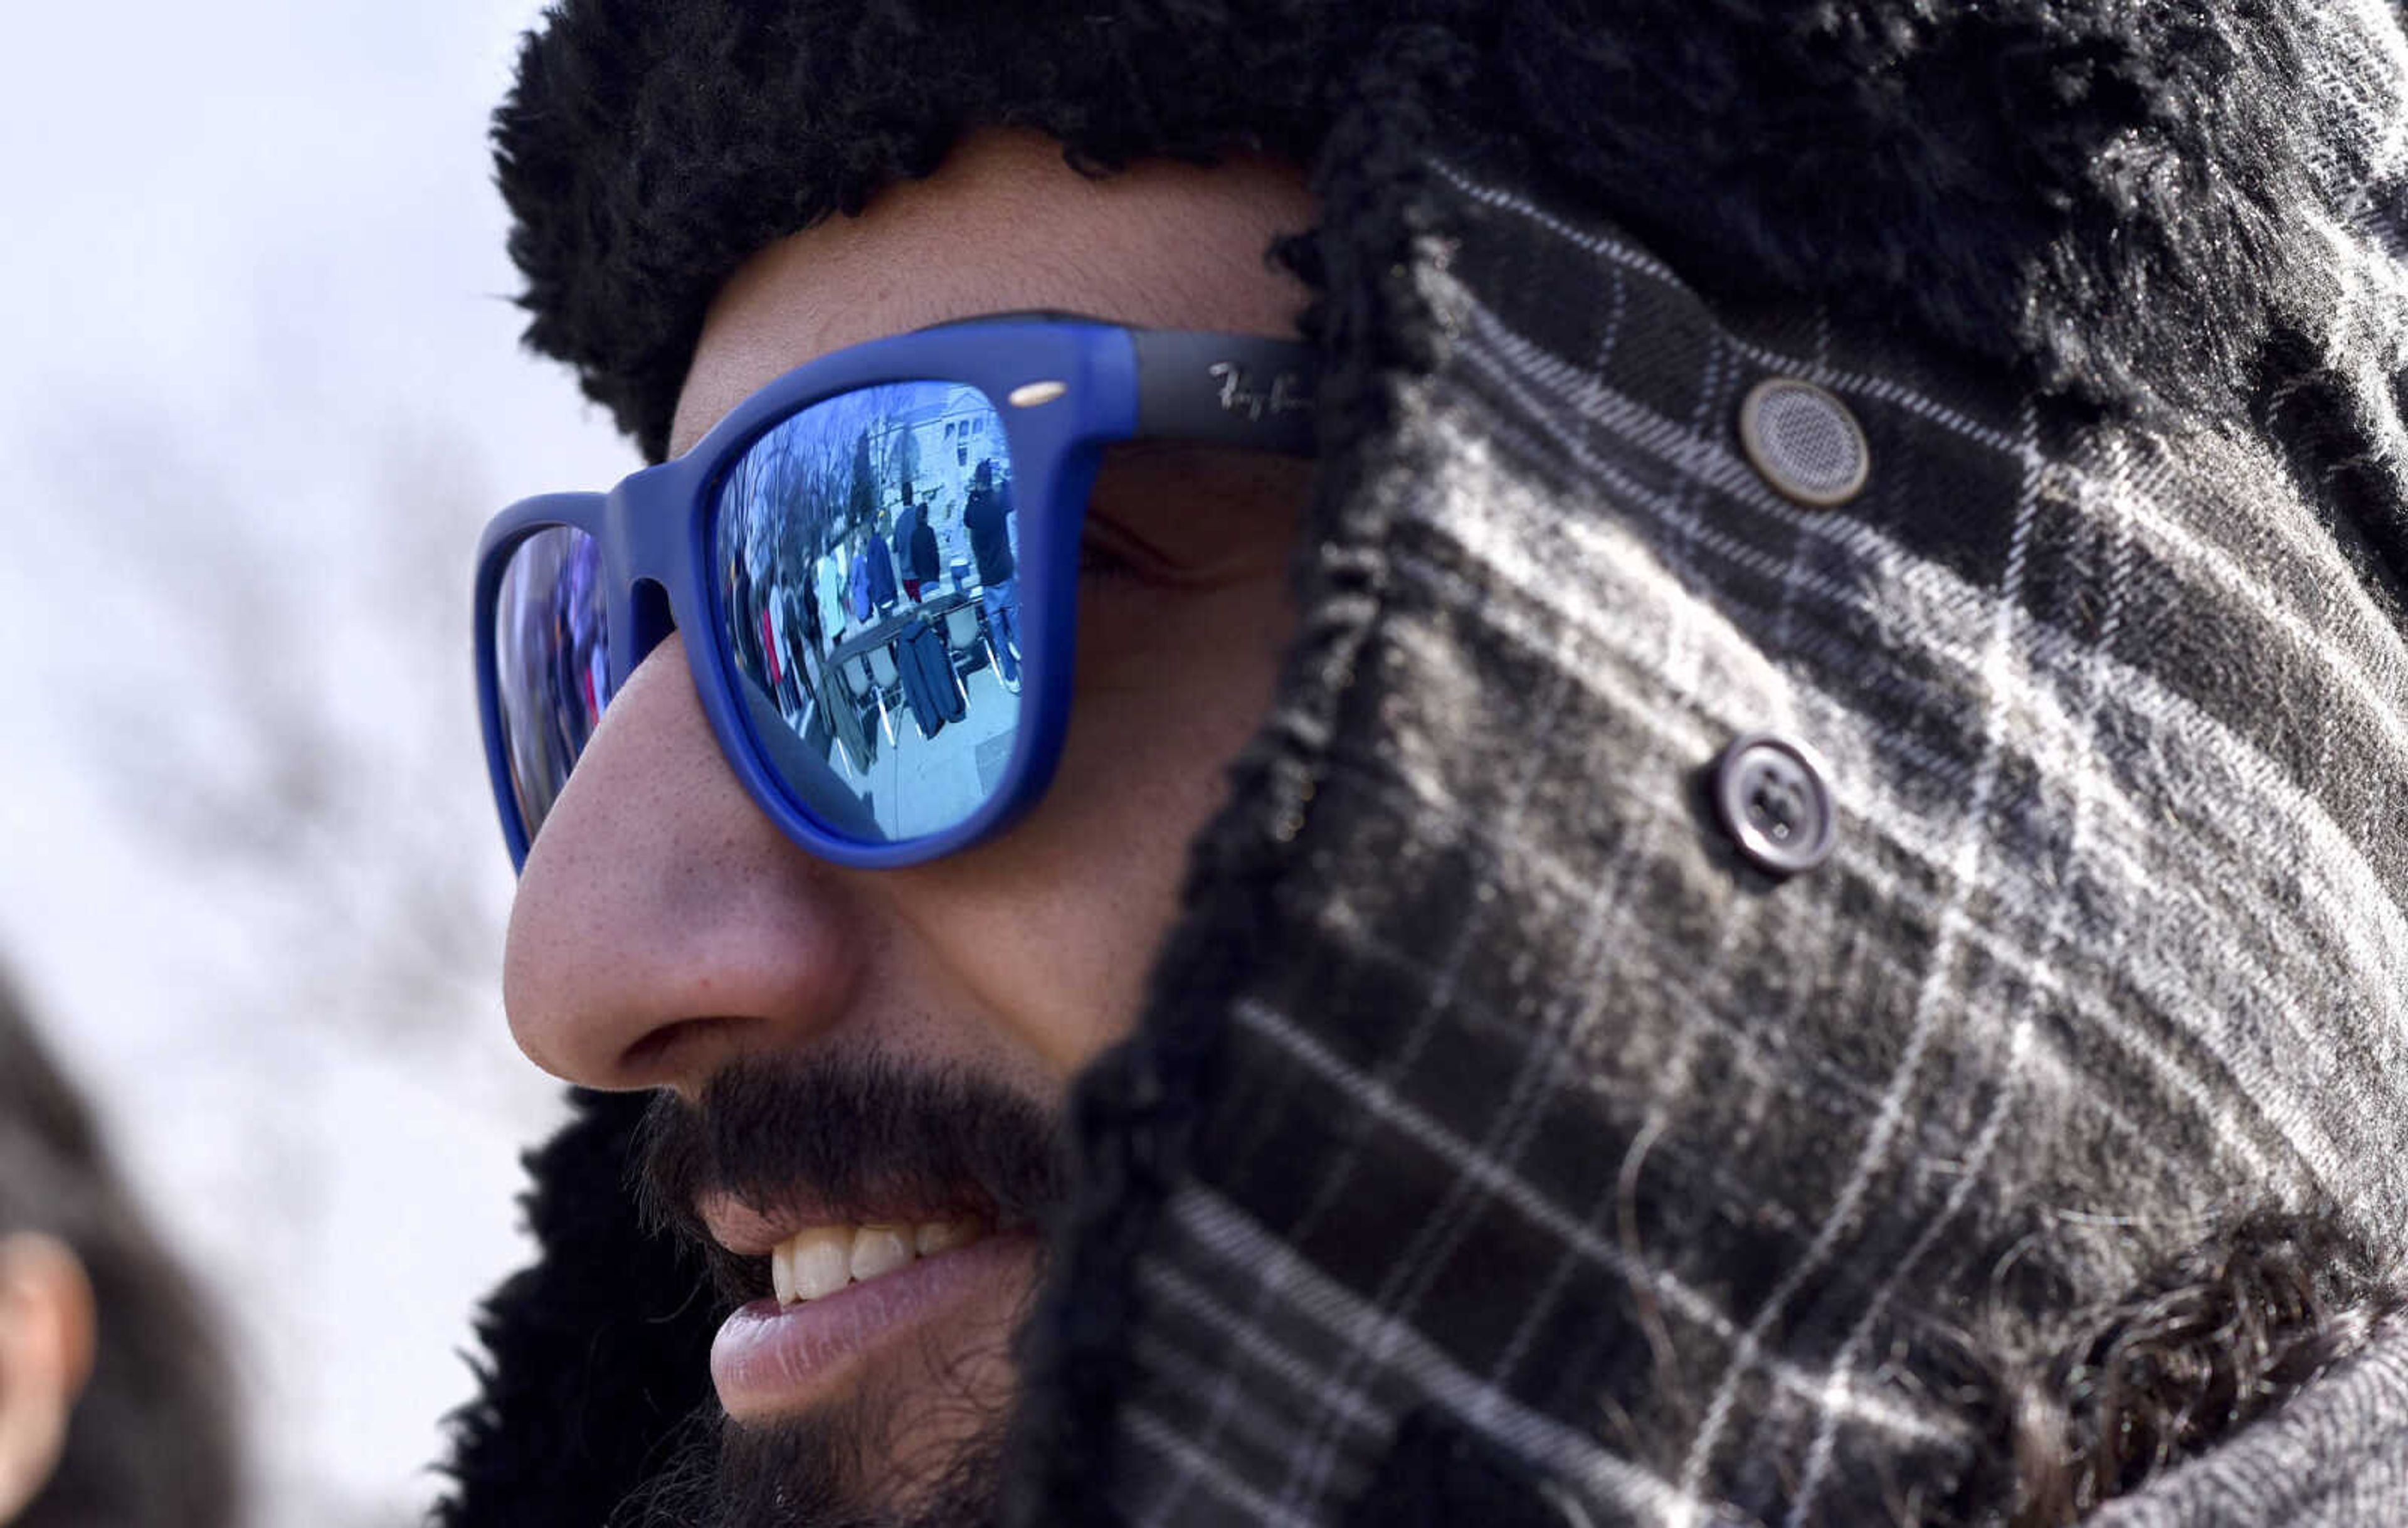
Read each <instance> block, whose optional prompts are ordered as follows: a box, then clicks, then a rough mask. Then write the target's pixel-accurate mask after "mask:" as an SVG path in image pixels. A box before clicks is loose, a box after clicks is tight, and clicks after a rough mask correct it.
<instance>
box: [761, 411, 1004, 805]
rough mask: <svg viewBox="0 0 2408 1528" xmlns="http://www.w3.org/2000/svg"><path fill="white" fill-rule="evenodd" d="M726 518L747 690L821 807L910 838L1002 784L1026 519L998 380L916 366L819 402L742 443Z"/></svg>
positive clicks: (777, 750)
mask: <svg viewBox="0 0 2408 1528" xmlns="http://www.w3.org/2000/svg"><path fill="white" fill-rule="evenodd" d="M715 523H716V526H717V532H716V537H715V541H716V547H717V552H718V557H717V564H716V565H717V568H718V570H719V576H720V578H721V579H722V581H723V582H722V585H721V588H720V590H719V593H720V597H721V598H720V608H721V612H722V619H724V621H725V622H726V630H725V632H724V637H725V641H726V648H725V650H726V651H727V652H729V653H730V654H732V655H733V656H734V659H735V663H736V666H737V669H738V675H739V684H738V691H739V693H740V699H742V700H743V702H744V705H745V709H746V710H747V712H748V714H749V716H748V719H749V721H750V723H751V725H752V727H753V731H754V733H755V735H756V737H757V738H758V739H759V741H760V742H761V743H762V745H763V746H764V747H765V749H767V750H768V751H769V752H770V753H771V754H772V755H773V756H775V757H778V759H779V761H780V763H781V767H782V768H783V769H784V770H785V771H786V772H787V774H788V776H789V778H800V779H806V780H809V781H811V782H812V783H813V784H814V787H815V788H814V790H813V799H812V800H810V802H808V803H807V804H809V805H810V807H812V809H813V810H814V811H816V812H818V813H819V814H821V815H822V816H823V817H824V818H826V819H828V820H829V821H831V822H834V823H837V824H839V825H840V826H845V827H850V828H854V829H859V830H863V831H865V832H866V833H867V834H868V835H869V836H872V837H877V838H896V837H903V836H907V835H910V834H916V833H924V832H930V831H939V830H942V829H945V828H948V827H952V826H953V825H955V824H958V823H959V822H961V821H963V820H964V819H966V818H967V817H968V815H969V814H971V813H972V812H974V811H975V810H976V809H977V807H978V806H979V805H980V804H981V803H982V802H983V801H984V800H987V799H989V797H990V796H991V795H992V794H993V791H992V786H993V785H994V783H995V781H996V778H997V777H998V776H999V775H1000V774H1001V773H1002V771H1004V769H1005V768H1006V767H1007V765H1008V764H1009V762H1010V757H1011V744H1012V741H1013V739H1014V737H1015V736H1016V733H1017V726H1018V720H1019V695H1020V677H1021V676H1020V620H1019V615H1020V604H1019V576H1018V575H1019V547H1018V541H1019V521H1018V514H1017V512H1016V510H1015V506H1014V502H1013V495H1012V483H1011V465H1010V454H1009V452H1008V451H1007V449H1006V447H1005V442H1004V438H1003V431H1002V425H1001V421H1000V420H999V419H998V418H997V417H996V413H995V411H994V408H993V406H992V405H991V404H989V403H988V402H987V400H986V399H985V397H984V396H983V395H982V394H981V393H979V392H978V391H977V390H975V389H973V388H969V387H967V386H963V385H960V384H956V383H939V382H904V383H896V384H891V385H887V386H882V387H874V388H866V389H863V390H861V391H859V392H855V393H851V394H846V395H843V396H839V397H836V398H833V399H830V400H828V401H826V402H824V403H821V404H818V405H815V406H813V407H812V408H810V409H807V410H805V411H802V412H800V413H798V414H796V416H794V417H793V418H791V419H788V420H786V421H785V422H783V423H782V424H781V425H777V426H776V427H775V428H773V429H771V430H770V431H769V432H768V433H767V435H766V436H765V437H764V438H763V439H762V440H761V441H759V442H758V443H756V444H755V445H754V446H753V447H752V448H751V449H750V450H748V451H747V452H746V453H745V454H743V456H742V457H741V458H739V460H738V462H737V464H736V466H735V467H734V468H733V469H731V471H730V472H729V474H728V476H727V478H726V480H725V481H724V483H723V484H722V486H721V489H720V494H719V503H718V507H717V515H716V522H715ZM796 748H799V749H801V750H803V752H804V754H805V755H807V756H808V757H807V758H806V759H804V760H802V761H801V768H800V769H799V770H798V769H796V763H797V760H796V757H794V754H793V750H795V749H796Z"/></svg>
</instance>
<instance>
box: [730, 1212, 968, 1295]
mask: <svg viewBox="0 0 2408 1528" xmlns="http://www.w3.org/2000/svg"><path fill="white" fill-rule="evenodd" d="M978 1237H979V1228H978V1226H977V1225H976V1224H975V1223H974V1222H971V1221H968V1220H929V1221H925V1222H923V1223H921V1224H919V1225H911V1226H905V1225H871V1226H813V1227H812V1228H811V1229H810V1230H809V1231H803V1232H796V1233H795V1234H794V1235H792V1236H789V1237H788V1238H786V1239H785V1240H784V1241H782V1242H780V1243H779V1244H778V1245H777V1246H776V1247H772V1248H771V1249H770V1252H769V1283H770V1286H771V1288H773V1289H775V1290H777V1292H778V1304H780V1305H795V1304H796V1303H798V1302H800V1301H804V1300H817V1299H818V1298H820V1296H822V1295H824V1294H834V1293H835V1292H836V1291H837V1290H840V1289H843V1288H844V1287H845V1286H846V1285H847V1284H863V1283H867V1282H868V1281H869V1280H871V1279H873V1278H876V1277H877V1276H879V1275H881V1274H891V1273H893V1272H894V1271H895V1270H896V1269H897V1268H902V1267H906V1266H909V1265H910V1263H911V1262H913V1261H917V1260H918V1259H920V1258H924V1257H927V1256H930V1255H932V1254H935V1253H938V1252H943V1251H947V1250H949V1249H951V1248H953V1247H960V1246H962V1245H963V1244H965V1243H968V1242H974V1241H976V1240H978Z"/></svg>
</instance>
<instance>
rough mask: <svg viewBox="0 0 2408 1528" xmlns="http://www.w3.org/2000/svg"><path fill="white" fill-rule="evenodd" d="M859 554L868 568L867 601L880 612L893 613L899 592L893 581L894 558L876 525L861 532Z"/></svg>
mask: <svg viewBox="0 0 2408 1528" xmlns="http://www.w3.org/2000/svg"><path fill="white" fill-rule="evenodd" d="M861 556H862V561H863V562H864V563H866V564H867V566H868V569H869V602H870V603H871V604H872V605H874V606H876V607H877V609H878V612H879V613H880V614H882V615H891V614H893V613H895V601H896V597H897V595H898V594H899V593H900V591H899V590H898V589H897V588H896V583H895V558H894V556H893V555H891V554H889V553H888V551H887V550H886V538H885V537H884V536H883V535H882V534H881V533H880V531H879V528H878V527H877V526H870V527H869V528H868V529H867V530H865V531H864V532H863V533H862V546H861Z"/></svg>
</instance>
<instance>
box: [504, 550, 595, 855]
mask: <svg viewBox="0 0 2408 1528" xmlns="http://www.w3.org/2000/svg"><path fill="white" fill-rule="evenodd" d="M604 611H605V606H604V600H603V593H602V554H601V548H600V547H599V546H598V545H597V544H596V543H595V540H594V538H593V537H591V536H588V535H587V534H585V532H583V531H581V530H577V529H574V528H572V527H570V526H552V527H550V528H548V529H545V530H539V531H537V532H536V533H535V534H534V535H532V536H529V537H528V538H527V539H526V540H525V541H521V542H520V543H519V544H518V549H517V550H516V551H514V552H512V553H511V554H510V560H509V565H508V566H507V567H506V568H504V569H503V570H502V586H501V592H500V594H499V595H498V596H496V597H495V601H494V680H495V692H496V695H497V698H498V699H499V702H500V710H501V718H502V744H503V749H504V752H505V753H506V754H507V755H508V757H509V769H510V787H511V789H512V791H513V792H514V793H515V794H516V796H517V799H518V809H519V821H520V823H521V824H522V825H523V827H524V828H525V829H526V836H527V841H528V842H529V843H533V842H534V841H535V835H536V833H537V831H538V829H541V828H542V827H543V819H544V818H545V817H546V816H548V815H550V814H551V812H552V802H553V801H555V800H558V799H559V797H560V792H561V787H562V786H566V785H567V784H568V771H570V770H571V769H573V768H575V767H576V764H577V756H578V755H579V754H581V753H582V752H583V751H584V749H585V740H586V739H587V738H588V737H590V736H592V735H593V732H594V724H595V722H596V721H598V720H600V719H601V716H602V708H603V707H604V706H605V705H607V704H609V699H610V680H609V673H610V641H609V632H608V631H607V630H606V628H605V621H604Z"/></svg>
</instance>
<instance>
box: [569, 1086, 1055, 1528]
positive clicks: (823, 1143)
mask: <svg viewBox="0 0 2408 1528" xmlns="http://www.w3.org/2000/svg"><path fill="white" fill-rule="evenodd" d="M1066 1177H1067V1172H1066V1166H1065V1154H1064V1151H1063V1148H1062V1144H1061V1139H1060V1136H1059V1132H1058V1130H1057V1128H1056V1123H1055V1121H1054V1117H1053V1116H1052V1114H1051V1113H1050V1112H1049V1111H1048V1110H1047V1109H1045V1108H1044V1107H1043V1106H1042V1105H1040V1104H1039V1103H1036V1102H1035V1101H1033V1100H1031V1099H1029V1098H1027V1097H1026V1096H1025V1095H1024V1094H1022V1093H1020V1092H1018V1091H1016V1090H1014V1089H1011V1088H1005V1087H1003V1086H1001V1085H999V1084H996V1083H995V1082H992V1081H989V1080H987V1079H985V1078H983V1077H981V1076H978V1075H976V1074H970V1073H968V1072H967V1071H964V1070H961V1069H959V1068H942V1069H929V1068H920V1067H913V1066H910V1065H907V1064H905V1063H903V1062H901V1061H899V1060H895V1059H893V1058H890V1057H885V1056H882V1055H878V1054H871V1055H867V1056H858V1055H855V1056H841V1055H823V1056H818V1057H813V1058H809V1059H800V1058H776V1059H761V1058H753V1059H748V1060H741V1061H738V1062H736V1063H734V1064H732V1065H730V1066H729V1067H728V1068H726V1069H725V1070H724V1072H722V1073H721V1074H719V1075H717V1076H715V1077H714V1078H713V1079H712V1080H711V1082H710V1086H709V1087H708V1088H706V1089H705V1090H704V1092H703V1095H702V1098H701V1100H700V1102H699V1103H698V1104H694V1105H689V1104H687V1103H683V1102H682V1101H681V1100H680V1099H678V1098H677V1097H676V1096H675V1095H673V1094H669V1093H667V1092H664V1093H661V1094H659V1095H657V1096H656V1097H655V1098H654V1100H653V1103H652V1107H651V1109H650V1111H649V1112H648V1115H647V1117H646V1119H645V1124H644V1130H643V1134H642V1145H641V1147H640V1150H639V1154H638V1166H637V1188H638V1197H639V1199H640V1200H641V1202H642V1204H643V1205H644V1208H645V1212H646V1216H647V1218H648V1219H649V1220H650V1221H651V1223H652V1225H653V1227H654V1229H655V1230H662V1231H667V1232H672V1233H674V1234H677V1235H679V1236H681V1237H683V1238H685V1239H687V1240H688V1241H690V1242H691V1243H692V1244H693V1245H694V1246H695V1247H697V1248H698V1249H700V1250H701V1252H702V1253H703V1255H704V1258H705V1260H706V1261H707V1262H708V1264H709V1266H710V1271H711V1277H712V1282H713V1283H714V1284H715V1285H716V1286H717V1289H718V1292H719V1293H720V1295H721V1298H722V1300H723V1302H724V1305H725V1307H726V1308H729V1309H732V1308H734V1307H735V1306H736V1305H741V1304H744V1303H746V1302H748V1301H752V1300H757V1299H760V1298H762V1297H764V1296H766V1295H767V1294H768V1293H769V1289H768V1278H767V1268H766V1261H767V1260H765V1259H761V1258H738V1257H736V1256H735V1255H734V1254H732V1253H729V1252H727V1251H726V1250H725V1249H724V1248H723V1247H719V1246H718V1244H717V1243H715V1242H713V1241H711V1240H710V1236H709V1235H708V1233H707V1232H706V1231H705V1230H704V1228H703V1226H702V1224H701V1222H700V1220H699V1218H698V1217H697V1215H696V1213H695V1205H696V1204H697V1203H698V1201H699V1200H700V1199H701V1198H702V1197H703V1196H704V1195H706V1194H712V1193H718V1194H726V1195H732V1196H734V1197H736V1198H738V1199H739V1200H740V1201H742V1202H743V1203H744V1204H747V1205H748V1206H750V1207H751V1208H753V1209H754V1210H756V1211H760V1212H762V1213H765V1214H769V1213H774V1212H775V1211H776V1210H777V1209H778V1208H779V1207H780V1205H781V1204H785V1203H790V1202H791V1203H796V1204H809V1205H810V1206H813V1207H814V1209H815V1211H816V1213H817V1214H819V1215H820V1216H822V1217H823V1218H828V1219H834V1220H844V1219H853V1220H862V1219H867V1218H869V1217H870V1215H871V1214H872V1213H874V1212H875V1210H876V1209H877V1208H878V1206H881V1205H891V1204H898V1203H899V1204H913V1205H918V1206H922V1207H924V1208H925V1209H928V1210H930V1211H932V1212H934V1211H941V1212H943V1213H946V1214H950V1215H957V1216H961V1217H964V1218H976V1219H978V1220H980V1221H981V1222H982V1223H983V1224H985V1225H986V1226H988V1227H990V1228H991V1229H992V1230H994V1231H998V1232H1041V1231H1042V1229H1043V1227H1044V1225H1045V1223H1046V1222H1047V1221H1048V1220H1049V1219H1050V1218H1051V1216H1052V1212H1053V1210H1054V1206H1055V1205H1057V1204H1058V1203H1059V1201H1060V1199H1061V1196H1062V1192H1063V1187H1064V1183H1065V1181H1066ZM1041 1241H1042V1238H1041V1236H1040V1237H1039V1243H1040V1245H1041ZM1033 1287H1034V1286H1033V1285H1032V1288H1033ZM1018 1315H1025V1304H1024V1305H1023V1307H1022V1309H1021V1311H1020V1312H1019V1313H1018ZM1018 1315H1015V1317H1014V1319H1011V1321H1010V1322H1009V1323H1008V1324H1007V1325H1006V1326H1005V1328H1003V1329H1001V1330H998V1331H996V1333H994V1336H993V1340H992V1341H991V1342H988V1341H985V1340H982V1341H980V1342H979V1343H978V1344H977V1345H976V1348H975V1350H973V1351H968V1352H953V1353H950V1354H943V1353H939V1352H937V1351H935V1350H934V1349H933V1348H932V1347H929V1346H925V1339H924V1346H923V1347H922V1348H921V1349H920V1350H919V1351H918V1352H916V1353H910V1352H903V1353H894V1354H889V1355H887V1357H886V1358H885V1359H884V1360H883V1361H882V1362H879V1363H877V1364H876V1365H875V1366H874V1367H872V1368H871V1369H870V1370H869V1371H868V1372H867V1374H866V1375H865V1376H864V1378H863V1380H862V1382H861V1383H860V1384H858V1385H857V1386H855V1387H854V1389H853V1392H852V1393H850V1394H847V1395H845V1396H843V1397H841V1398H839V1399H837V1400H833V1401H830V1402H828V1403H827V1404H825V1405H821V1406H818V1407H815V1408H813V1409H812V1410H810V1411H809V1412H806V1413H803V1414H800V1415H797V1416H795V1417H791V1418H783V1419H780V1420H776V1421H773V1422H758V1421H756V1422H752V1423H747V1424H742V1425H739V1424H738V1423H736V1422H734V1421H733V1420H729V1419H728V1418H726V1416H725V1415H724V1413H723V1412H721V1411H720V1409H719V1407H718V1406H717V1405H711V1406H710V1407H708V1408H707V1411H706V1413H705V1414H704V1415H701V1416H697V1417H696V1418H695V1420H694V1421H693V1422H692V1423H691V1424H690V1425H689V1426H688V1427H687V1429H686V1430H685V1432H684V1434H682V1435H681V1438H680V1440H679V1441H678V1443H677V1446H676V1453H675V1457H674V1459H673V1460H672V1462H671V1463H670V1464H669V1466H668V1467H667V1469H666V1470H664V1471H663V1472H661V1473H660V1474H659V1475H656V1476H655V1477H654V1478H653V1483H652V1486H651V1487H650V1488H649V1489H648V1490H646V1491H645V1492H641V1493H639V1494H638V1497H637V1498H636V1499H634V1500H632V1501H630V1502H629V1503H627V1504H626V1506H624V1508H623V1509H622V1510H621V1511H620V1512H619V1513H617V1514H615V1515H614V1516H613V1519H612V1522H613V1524H614V1528H635V1525H647V1528H652V1525H659V1528H667V1525H671V1524H674V1525H678V1528H771V1525H794V1528H985V1525H987V1524H991V1523H993V1522H996V1521H998V1518H999V1513H998V1510H997V1507H998V1501H999V1495H1000V1486H1001V1476H1002V1458H1003V1451H1004V1437H1005V1432H1006V1424H1007V1419H1008V1414H1009V1408H1010V1403H1011V1394H1012V1391H1013V1390H1014V1389H1015V1384H1014V1381H1013V1367H1014V1366H1013V1364H1012V1362H1011V1334H1012V1333H1013V1332H1015V1331H1016V1330H1017V1329H1018V1327H1019V1326H1020V1324H1021V1323H1020V1320H1019V1319H1018ZM914 1360H916V1362H910V1361H914ZM903 1372H910V1373H913V1374H916V1375H918V1376H920V1377H924V1378H925V1379H928V1380H930V1381H932V1383H925V1384H922V1385H921V1386H919V1387H917V1388H916V1389H913V1388H910V1387H899V1386H895V1385H891V1384H890V1383H888V1381H890V1380H891V1379H892V1378H893V1377H895V1376H896V1375H897V1374H899V1373H903Z"/></svg>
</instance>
